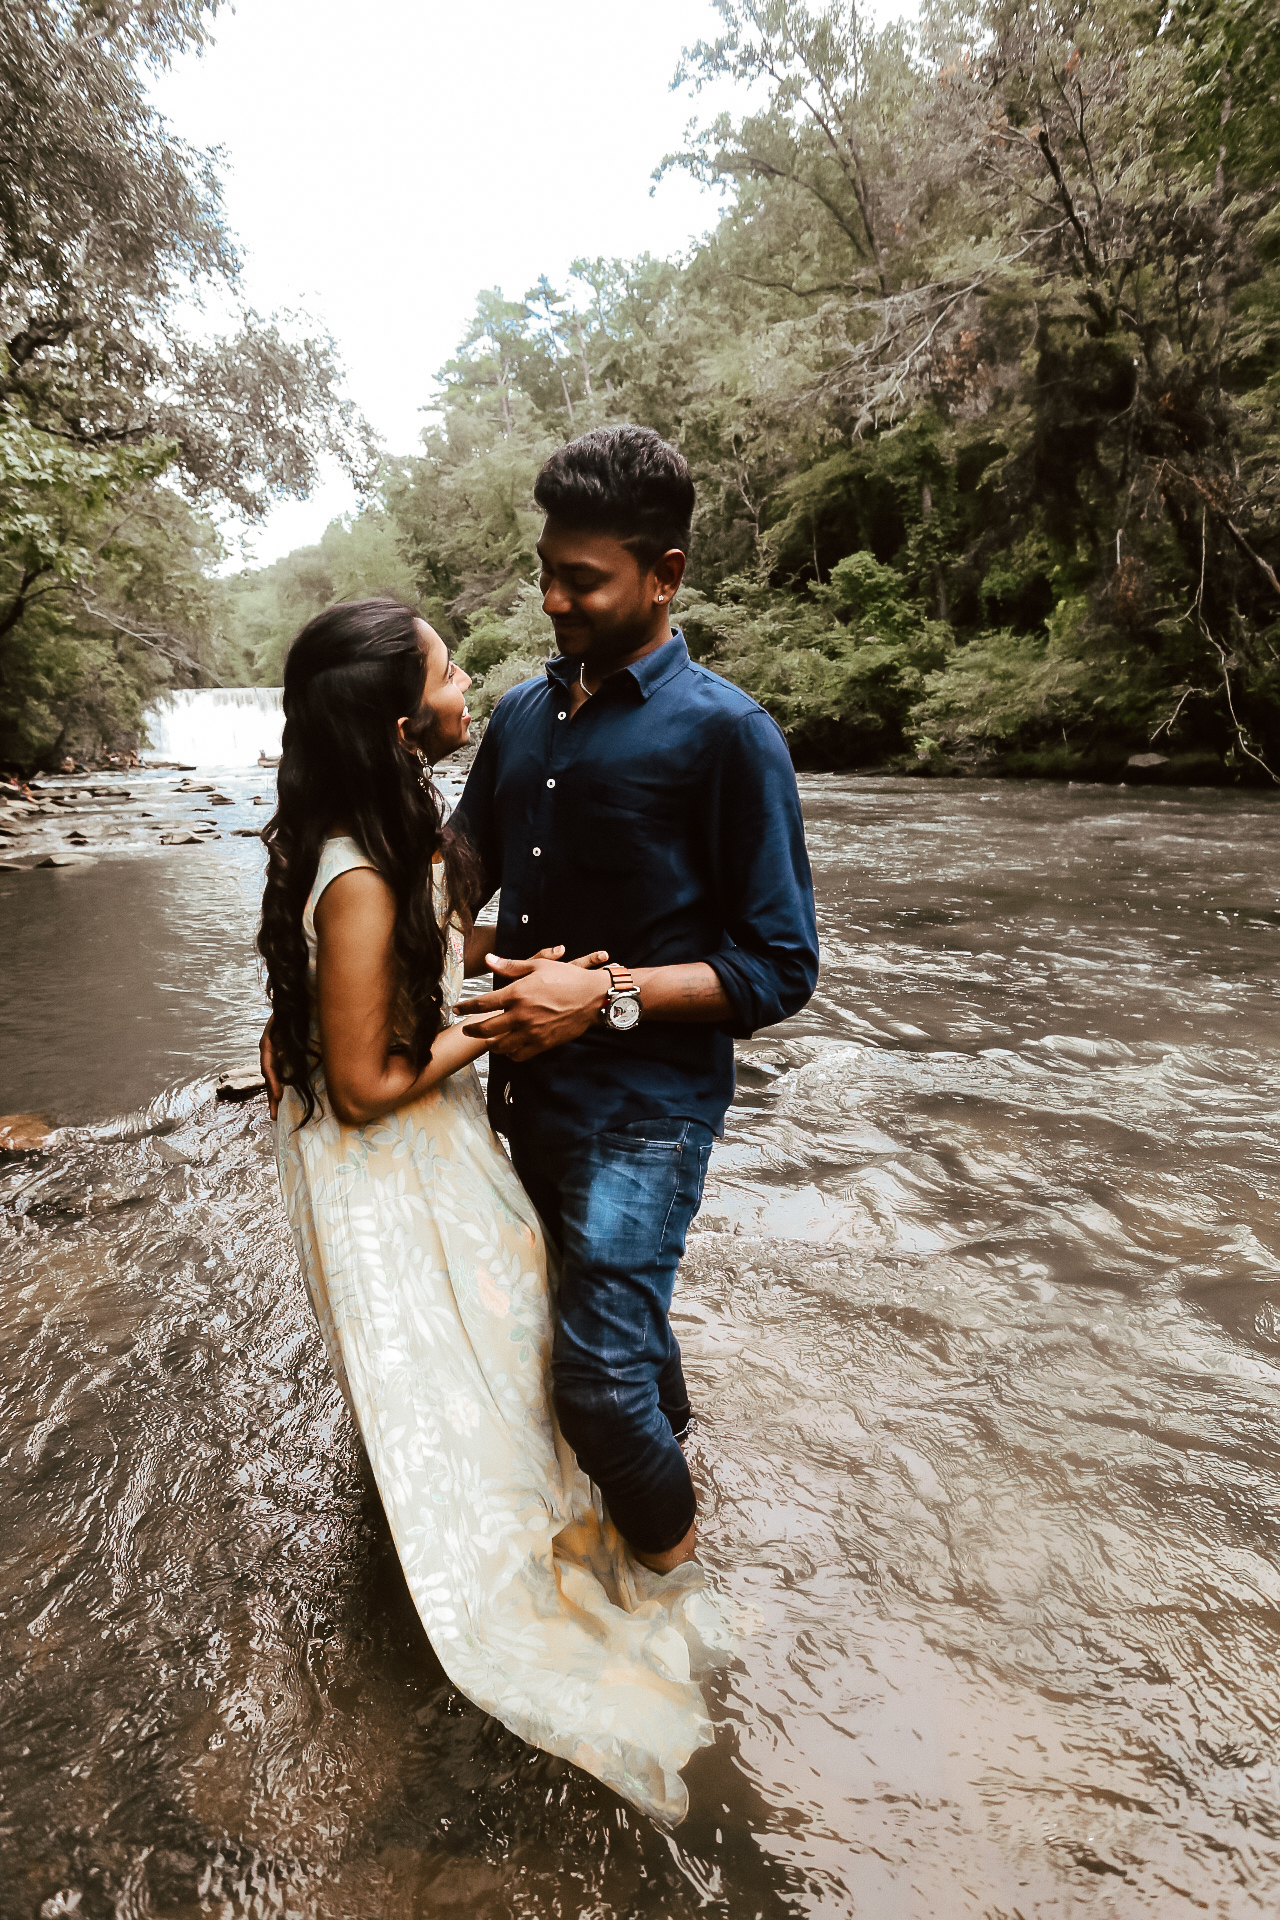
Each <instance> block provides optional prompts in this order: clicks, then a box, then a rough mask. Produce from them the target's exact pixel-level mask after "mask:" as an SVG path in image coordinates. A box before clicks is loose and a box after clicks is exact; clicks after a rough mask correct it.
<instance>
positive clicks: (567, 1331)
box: [511, 1120, 711, 1559]
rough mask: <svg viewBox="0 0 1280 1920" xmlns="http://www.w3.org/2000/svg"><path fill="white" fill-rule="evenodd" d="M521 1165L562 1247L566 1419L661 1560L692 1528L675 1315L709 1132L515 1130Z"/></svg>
mask: <svg viewBox="0 0 1280 1920" xmlns="http://www.w3.org/2000/svg"><path fill="white" fill-rule="evenodd" d="M511 1150H512V1158H513V1159H514V1161H515V1166H516V1171H517V1173H518V1174H519V1175H520V1178H521V1180H522V1181H523V1182H524V1184H525V1187H526V1189H527V1190H528V1193H529V1197H530V1198H531V1199H532V1201H533V1203H534V1205H535V1206H536V1207H537V1209H538V1211H539V1213H540V1214H541V1216H542V1218H543V1221H544V1222H545V1224H546V1227H547V1231H548V1232H549V1233H550V1235H551V1237H552V1239H553V1240H554V1241H555V1242H556V1243H557V1245H558V1246H559V1248H560V1253H561V1262H562V1271H561V1280H560V1291H559V1296H558V1302H557V1315H556V1334H555V1345H554V1349H553V1358H552V1374H553V1379H554V1385H555V1404H556V1415H557V1417H558V1419H559V1421H560V1428H561V1431H562V1432H563V1434H564V1436H565V1438H566V1440H568V1442H569V1444H570V1446H571V1447H572V1448H573V1449H574V1451H575V1453H576V1454H577V1456H578V1463H579V1465H580V1466H581V1467H582V1469H583V1472H584V1473H587V1474H589V1475H590V1477H591V1478H592V1479H593V1480H594V1481H595V1483H596V1485H597V1486H598V1487H599V1488H600V1491H601V1493H602V1494H603V1495H604V1498H605V1503H606V1505H607V1506H608V1509H609V1513H610V1516H611V1518H612V1519H613V1522H614V1524H615V1526H616V1527H617V1528H618V1531H619V1532H620V1533H621V1534H622V1535H623V1537H624V1539H626V1540H627V1541H628V1543H629V1544H630V1545H631V1547H632V1548H633V1549H634V1550H635V1552H636V1553H638V1554H639V1555H641V1557H643V1558H645V1559H654V1558H658V1557H660V1556H662V1555H664V1554H666V1553H668V1552H670V1551H671V1550H672V1549H673V1548H675V1547H677V1546H678V1545H679V1544H680V1543H681V1542H682V1541H683V1540H684V1538H685V1536H686V1535H687V1534H688V1532H689V1530H690V1528H691V1527H692V1525H693V1519H694V1512H695V1501H694V1495H693V1484H692V1482H691V1480H690V1478H689V1469H688V1467H687V1466H686V1465H685V1460H684V1455H683V1453H682V1452H681V1450H680V1445H679V1440H678V1438H677V1435H679V1436H683V1434H684V1433H685V1432H686V1431H687V1429H688V1425H689V1418H690V1414H689V1396H688V1392H687V1390H686V1388H685V1383H684V1373H683V1371H682V1369H681V1366H680V1349H679V1346H678V1345H677V1342H676V1338H675V1335H674V1334H673V1333H672V1331H671V1325H670V1321H669V1319H668V1314H669V1311H670V1307H671V1295H672V1291H673V1289H674V1286H675V1277H676V1269H677V1267H678V1266H679V1263H680V1257H681V1255H682V1254H683V1252H684V1245H685V1236H686V1234H687V1232H688V1229H689V1222H690V1221H691V1220H692V1219H693V1216H694V1215H695V1214H696V1212H697V1211H698V1207H699V1205H700V1203H701V1200H702V1186H703V1181H704V1180H705V1178H706V1171H707V1162H708V1159H709V1158H710V1154H711V1129H710V1128H709V1127H707V1126H705V1125H703V1124H702V1123H701V1122H699V1121H696V1120H637V1121H633V1122H632V1123H631V1124H630V1125H629V1126H626V1127H621V1128H618V1129H617V1130H616V1131H614V1132H611V1133H602V1134H596V1135H594V1136H592V1137H590V1138H588V1139H585V1140H575V1141H571V1142H570V1143H569V1144H568V1145H565V1146H545V1145H540V1144H537V1143H534V1142H531V1141H524V1140H518V1139H515V1140H513V1141H512V1143H511Z"/></svg>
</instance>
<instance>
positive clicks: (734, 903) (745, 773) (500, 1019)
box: [467, 710, 818, 1061]
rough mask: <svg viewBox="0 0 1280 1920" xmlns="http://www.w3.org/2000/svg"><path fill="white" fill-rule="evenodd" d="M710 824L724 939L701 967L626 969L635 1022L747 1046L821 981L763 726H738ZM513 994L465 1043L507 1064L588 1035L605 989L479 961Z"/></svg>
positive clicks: (501, 992)
mask: <svg viewBox="0 0 1280 1920" xmlns="http://www.w3.org/2000/svg"><path fill="white" fill-rule="evenodd" d="M709 811H710V817H709V819H708V822H707V828H708V839H709V843H710V847H711V858H712V863H713V867H714V870H715V872H716V876H717V881H718V885H719V891H720V895H721V899H722V901H723V902H724V919H725V929H726V935H727V938H726V940H725V942H724V943H723V945H722V946H721V947H720V948H719V949H718V950H717V951H716V952H715V953H714V954H712V955H711V956H710V957H709V958H708V959H706V960H694V961H687V962H683V963H681V964H677V965H674V966H667V967H633V968H632V969H631V973H632V978H633V979H634V980H635V983H636V986H637V987H638V988H639V990H640V1007H641V1017H642V1018H643V1019H646V1020H663V1021H670V1022H678V1023H681V1024H702V1025H707V1026H720V1027H725V1028H727V1029H728V1031H729V1032H730V1033H732V1034H734V1035H738V1036H741V1037H743V1038H746V1037H747V1036H749V1035H750V1034H752V1033H755V1032H756V1031H757V1030H758V1029H759V1028H761V1027H768V1026H773V1025H774V1024H775V1023H776V1022H777V1021H779V1020H784V1019H785V1018H786V1017H787V1015H788V1014H791V1013H796V1012H798V1011H799V1009H800V1008H801V1007H802V1006H804V1004H805V1002H806V1001H807V1000H808V999H809V997H810V995H811V994H812V992H813V989H814V986H815V985H816V983H817V978H818V933H817V924H816V918H815V914H814V905H813V880H812V876H811V874H810V870H809V856H808V854H807V852H806V850H805V844H804V820H803V817H802V815H801V812H800V796H799V794H798V792H797V790H796V777H795V772H794V769H793V768H792V765H791V757H790V755H789V754H788V752H787V747H786V742H785V741H784V739H783V737H782V734H781V731H780V730H779V728H778V727H777V726H776V725H775V723H774V722H773V721H772V720H771V719H770V718H769V716H768V715H767V714H765V713H763V712H760V711H758V710H757V711H756V712H753V713H749V714H746V715H744V716H743V719H742V720H741V721H739V723H738V725H737V726H736V727H735V728H734V729H733V730H732V731H731V733H730V735H729V737H728V739H727V741H726V743H725V747H724V750H723V751H722V754H721V757H720V761H719V764H718V765H717V767H716V769H715V774H714V777H713V780H712V783H711V795H710V801H709ZM485 960H486V964H487V965H488V966H489V967H490V968H491V969H492V971H493V972H494V974H500V975H502V976H504V977H505V978H506V979H507V980H509V981H510V982H511V984H510V985H509V986H506V987H502V988H500V989H498V990H497V991H495V992H493V993H482V994H478V995H477V996H476V997H475V999H474V1000H469V1001H468V1002H467V1011H468V1015H469V1016H479V1015H482V1014H483V1015H487V1016H489V1017H488V1018H486V1019H484V1020H483V1021H482V1022H477V1023H476V1024H469V1025H468V1029H467V1030H468V1032H469V1033H471V1034H473V1035H476V1036H480V1037H483V1038H485V1039H487V1040H488V1041H489V1044H490V1046H491V1047H492V1048H493V1050H494V1052H496V1053H501V1054H503V1055H504V1056H505V1057H506V1058H507V1059H509V1060H516V1061H519V1060H531V1059H533V1058H534V1056H535V1055H536V1054H539V1053H545V1052H546V1051H547V1050H548V1049H549V1048H551V1047H559V1046H563V1045H564V1044H565V1043H566V1041H569V1040H576V1039H577V1038H578V1036H579V1034H582V1033H585V1032H586V1031H587V1029H588V1027H590V1026H591V1025H592V1023H593V1022H594V1021H595V1020H597V1019H598V1018H599V1016H600V1011H601V1008H602V1007H603V1006H604V1004H605V998H606V994H607V991H608V986H609V982H608V979H607V977H606V976H603V975H601V974H596V975H594V976H589V977H588V978H586V979H583V978H582V977H581V976H580V977H579V978H578V979H576V980H575V979H573V978H572V977H571V975H570V970H569V969H568V968H566V967H562V966H556V965H555V963H554V962H550V963H549V962H547V961H544V960H543V959H541V958H540V957H539V958H536V959H534V960H505V959H502V958H500V957H499V956H498V955H496V954H492V953H491V954H487V955H486V956H485Z"/></svg>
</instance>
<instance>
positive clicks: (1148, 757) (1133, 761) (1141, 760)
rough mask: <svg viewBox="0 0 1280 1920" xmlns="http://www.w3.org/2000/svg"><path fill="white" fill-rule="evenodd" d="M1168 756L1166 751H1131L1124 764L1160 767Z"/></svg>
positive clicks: (1128, 765)
mask: <svg viewBox="0 0 1280 1920" xmlns="http://www.w3.org/2000/svg"><path fill="white" fill-rule="evenodd" d="M1168 758H1169V756H1168V754H1167V753H1131V754H1130V755H1129V758H1128V759H1127V760H1126V761H1125V765H1126V766H1127V767H1162V766H1163V765H1164V763H1165V761H1166V760H1167V759H1168Z"/></svg>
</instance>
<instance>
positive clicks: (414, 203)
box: [154, 0, 728, 562]
mask: <svg viewBox="0 0 1280 1920" xmlns="http://www.w3.org/2000/svg"><path fill="white" fill-rule="evenodd" d="M717 24H718V21H717V16H716V15H715V13H714V11H713V9H712V6H711V4H710V0H645V4H644V5H643V6H635V7H629V6H628V7H624V6H619V5H616V4H614V5H608V4H603V3H602V0H542V3H541V4H538V5H531V4H528V0H525V3H524V4H521V0H487V4H486V3H483V0H482V4H479V5H475V4H472V5H466V4H459V3H458V0H453V3H452V4H444V3H443V0H418V3H417V4H414V0H365V4H364V5H363V6H360V7H354V6H351V5H349V4H344V5H338V4H336V0H239V5H238V8H237V10H236V12H235V13H229V12H224V13H220V14H219V15H218V16H217V19H216V22H215V26H216V35H217V37H216V41H215V43H214V45H213V46H212V47H211V48H209V49H208V50H207V51H206V52H205V53H204V54H203V55H202V56H201V57H200V58H198V59H188V60H186V61H185V62H184V63H182V65H180V66H179V67H178V68H177V69H175V71H174V72H173V73H171V74H168V75H165V76H163V77H162V79H161V80H160V81H159V82H158V83H157V84H156V86H155V88H154V93H155V98H156V101H157V104H158V105H159V107H160V108H161V110H162V111H163V112H164V113H165V114H166V115H167V116H168V118H169V120H170V123H171V125H172V127H173V129H174V131H175V132H177V133H178V134H180V135H182V136H183V137H185V138H186V139H188V140H191V141H193V142H195V143H196V144H197V145H200V146H211V145H217V146H220V147H222V148H223V149H224V167H223V176H224V181H225V191H226V204H227V212H228V216H229V220H230V225H231V227H232V229H233V231H234V232H235V233H236V234H237V235H238V236H239V239H240V241H241V243H242V246H243V250H244V253H245V255H246V269H245V291H246V293H247V295H248V297H249V298H250V299H251V301H252V302H253V303H254V305H256V306H257V307H258V308H259V310H260V311H263V312H270V311H271V310H272V309H273V308H277V307H285V306H297V305H302V306H305V307H306V308H307V309H308V310H309V311H310V312H311V313H313V314H314V315H315V316H316V317H317V318H318V319H319V320H321V321H323V322H324V323H325V325H326V326H327V327H328V329H329V330H330V332H332V334H333V335H334V337H335V339H336V340H337V342H338V346H339V349H340V351H341V353H342V355H343V358H344V360H345V363H346V366H347V372H348V388H349V391H350V393H351V395H352V396H353V398H354V399H355V400H356V402H357V404H358V405H359V406H360V407H361V408H362V409H363V411H364V412H365V414H366V415H367V417H368V418H369V419H370V420H371V421H372V422H373V424H374V426H375V427H376V428H377V430H378V431H379V432H380V433H381V434H382V435H383V436H384V438H385V440H386V442H387V445H388V448H389V449H390V450H391V451H392V452H409V451H411V450H412V449H413V448H414V446H415V445H416V442H417V436H418V433H419V431H420V429H421V427H422V424H423V422H422V417H421V414H420V413H419V411H418V410H419V409H420V408H421V407H422V405H423V403H424V402H425V401H426V400H427V399H428V398H429V396H430V393H431V388H432V376H433V375H434V374H435V372H436V371H437V370H438V368H439V367H441V366H442V365H443V363H444V362H445V360H447V359H448V358H449V356H450V355H451V354H452V352H453V351H454V349H455V348H456V346H457V343H458V341H459V339H460V338H461V336H462V334H463V332H464V330H465V328H466V325H467V322H468V320H469V318H470V315H471V312H472V309H473V306H474V302H475V296H476V293H477V292H478V290H479V289H480V288H482V287H491V286H500V287H501V288H502V290H503V292H504V293H505V294H506V295H507V297H508V298H518V297H519V296H520V295H521V294H523V293H524V291H525V290H526V288H527V287H530V286H532V284H533V283H534V281H535V280H536V279H537V278H538V276H539V274H541V273H546V274H547V275H548V276H549V277H550V279H551V281H552V284H553V285H555V286H557V287H561V288H562V287H563V286H564V284H565V282H566V279H567V269H568V265H569V262H570V261H571V260H573V259H574V258H575V257H576V256H578V255H587V256H594V255H596V254H606V255H615V254H616V255H623V256H630V255H633V254H636V253H640V252H643V251H645V250H646V249H647V250H648V251H650V252H652V253H655V254H669V253H672V252H675V251H678V250H680V249H682V248H684V247H685V246H687V244H688V243H689V240H690V239H691V237H693V236H695V235H697V234H700V233H702V232H703V231H705V230H706V229H707V228H709V227H711V226H713V225H714V223H715V220H716V218H717V215H718V210H719V204H720V203H719V196H718V195H717V194H714V193H707V192H705V191H704V190H702V189H700V188H698V187H697V186H695V184H694V183H693V182H692V181H691V180H689V179H688V178H687V176H683V175H675V176H671V177H669V178H668V179H667V180H665V181H664V182H663V184H662V185H661V186H660V187H659V188H658V189H657V192H656V194H655V195H654V196H653V197H652V198H651V197H650V191H649V189H650V184H651V182H650V174H651V173H652V170H653V168H654V167H655V166H656V165H657V163H658V161H659V160H660V159H661V158H662V155H663V153H664V152H666V151H668V150H669V149H670V148H672V147H674V146H676V145H678V144H680V139H681V134H682V131H683V128H684V126H685V124H686V122H687V121H688V119H689V117H690V116H691V114H692V113H693V112H694V111H695V104H694V102H693V101H692V100H691V98H690V97H689V95H688V94H687V93H686V92H683V91H682V92H681V93H679V94H673V93H671V92H670V91H669V82H670V79H671V75H672V73H673V71H674V69H675V65H676V61H677V59H678V57H679V53H680V49H681V47H682V46H683V45H685V44H687V43H690V42H692V41H693V40H695V39H697V38H699V37H700V36H703V35H707V36H710V35H712V34H714V32H715V30H716V26H717ZM727 102H728V96H727V95H722V96H720V97H719V98H718V99H717V100H716V101H715V102H714V103H712V102H711V101H710V100H709V99H708V97H707V96H703V99H702V101H701V102H700V103H699V104H698V107H697V110H698V111H700V112H709V111H710V109H711V106H712V104H714V105H716V106H718V105H720V104H727ZM354 504H355V502H354V499H353V496H352V495H351V493H350V490H349V489H348V487H347V486H346V484H345V482H344V481H343V479H342V476H341V475H340V474H339V473H336V472H335V473H334V474H332V475H331V476H328V477H326V479H325V482H324V484H323V485H322V486H321V487H320V488H319V489H318V490H317V491H316V492H315V493H314V494H313V495H312V497H311V498H310V499H309V500H307V501H301V502H296V503H295V502H287V503H285V504H283V505H282V506H280V507H278V508H277V509H276V510H275V512H274V513H273V514H272V516H271V519H270V521H269V523H268V525H267V526H266V528H265V529H264V530H263V531H261V532H260V533H258V534H257V535H255V536H254V538H253V542H252V553H253V557H254V558H255V559H256V560H257V561H259V562H265V561H268V560H273V559H275V558H277V557H278V556H279V555H280V554H282V553H285V552H288V551H289V549H290V548H292V547H296V546H301V545H304V544H306V543H308V542H310V541H314V540H317V539H318V538H319V537H320V535H321V533H322V532H323V531H324V528H325V526H326V525H327V524H328V522H329V521H330V520H331V519H333V518H334V517H335V516H336V515H337V514H340V513H343V512H346V511H349V510H350V509H351V508H352V507H353V506H354Z"/></svg>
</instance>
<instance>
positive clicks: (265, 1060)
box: [258, 1020, 284, 1120]
mask: <svg viewBox="0 0 1280 1920" xmlns="http://www.w3.org/2000/svg"><path fill="white" fill-rule="evenodd" d="M273 1025H274V1022H273V1021H271V1020H268V1022H267V1024H266V1026H265V1027H264V1028H263V1029H262V1038H261V1040H259V1042H258V1064H259V1065H260V1066H261V1068H262V1077H263V1079H264V1080H265V1081H266V1083H267V1105H268V1106H269V1107H270V1109H271V1118H272V1119H273V1120H274V1119H275V1118H276V1116H277V1114H278V1113H279V1112H280V1100H281V1096H282V1095H283V1093H284V1081H283V1080H282V1079H281V1078H280V1069H279V1067H278V1066H277V1064H276V1049H275V1042H274V1040H273V1039H272V1037H271V1028H272V1026H273Z"/></svg>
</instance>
